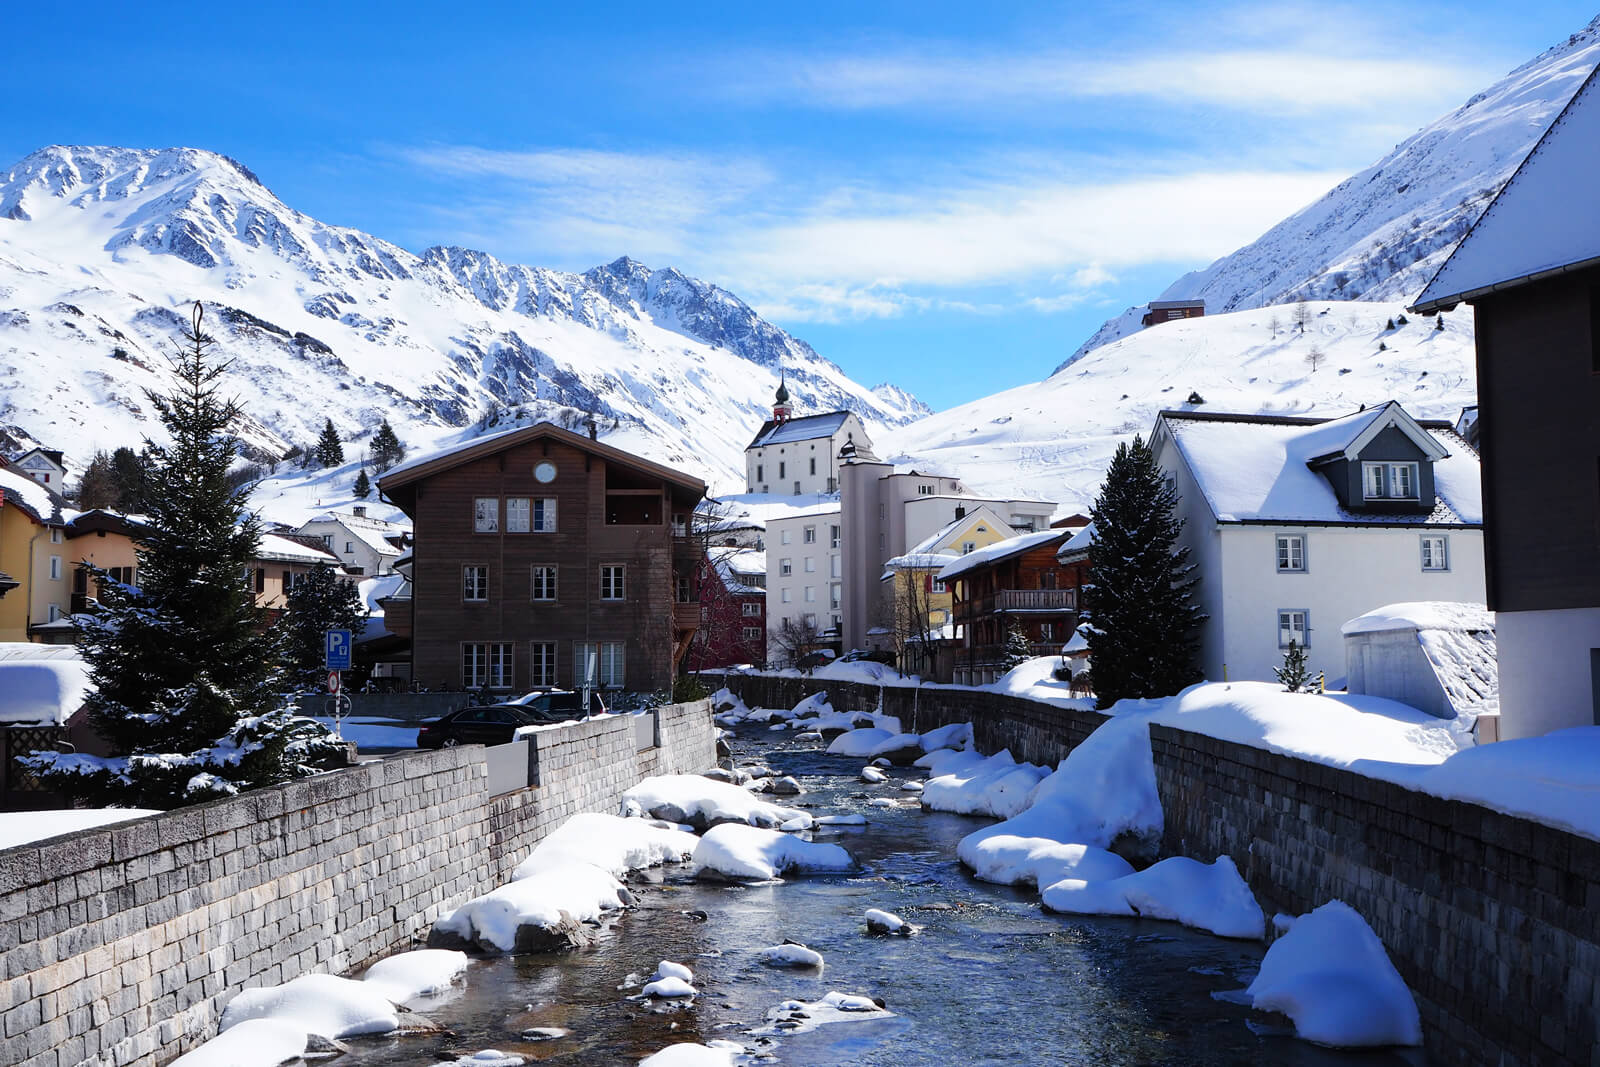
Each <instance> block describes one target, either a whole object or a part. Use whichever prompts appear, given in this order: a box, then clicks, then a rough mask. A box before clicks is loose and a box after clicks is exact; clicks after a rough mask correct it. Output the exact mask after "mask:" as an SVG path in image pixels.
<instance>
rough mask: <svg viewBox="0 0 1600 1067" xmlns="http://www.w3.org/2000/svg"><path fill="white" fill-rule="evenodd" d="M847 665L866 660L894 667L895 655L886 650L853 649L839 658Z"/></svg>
mask: <svg viewBox="0 0 1600 1067" xmlns="http://www.w3.org/2000/svg"><path fill="white" fill-rule="evenodd" d="M839 658H840V659H841V660H842V661H843V662H845V663H858V662H860V661H862V660H865V661H866V662H868V663H887V664H888V665H889V666H891V667H893V666H894V653H893V652H890V651H889V650H888V649H885V648H852V649H851V650H850V651H849V652H846V653H845V654H844V655H843V656H841V657H839Z"/></svg>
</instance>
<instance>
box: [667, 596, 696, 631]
mask: <svg viewBox="0 0 1600 1067" xmlns="http://www.w3.org/2000/svg"><path fill="white" fill-rule="evenodd" d="M672 626H673V628H674V629H676V630H698V629H699V628H700V604H699V602H698V601H694V600H689V601H682V602H680V603H677V604H674V605H672Z"/></svg>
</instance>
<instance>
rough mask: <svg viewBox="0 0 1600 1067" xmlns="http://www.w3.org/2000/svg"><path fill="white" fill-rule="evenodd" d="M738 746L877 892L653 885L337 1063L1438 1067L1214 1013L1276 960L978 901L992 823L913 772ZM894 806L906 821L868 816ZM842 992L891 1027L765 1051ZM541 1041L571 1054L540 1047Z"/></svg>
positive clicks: (496, 965) (859, 1028)
mask: <svg viewBox="0 0 1600 1067" xmlns="http://www.w3.org/2000/svg"><path fill="white" fill-rule="evenodd" d="M739 735H740V736H739V737H737V738H735V740H734V751H735V757H736V759H737V760H738V761H739V762H741V763H743V762H750V761H756V762H763V763H766V764H768V765H770V766H771V767H773V768H774V769H775V770H776V771H778V772H779V773H781V774H792V775H794V776H795V777H797V778H798V779H799V780H800V782H801V784H802V785H803V786H804V788H805V790H806V792H805V793H804V795H802V796H800V797H797V798H788V797H774V798H772V799H774V800H775V801H776V802H778V803H781V804H785V805H788V806H794V807H803V808H806V809H808V810H810V811H812V812H813V814H817V815H824V814H847V813H850V812H860V813H862V814H863V815H865V816H866V818H867V819H868V820H869V823H868V825H867V826H864V827H823V828H819V829H818V830H817V831H816V832H815V834H814V836H815V838H816V840H819V841H832V842H836V843H838V844H841V845H843V846H844V847H845V848H847V849H848V850H849V851H850V852H851V854H852V855H853V856H854V857H855V858H856V860H857V861H858V862H859V863H860V865H861V870H860V871H858V872H856V873H854V874H851V875H834V876H823V877H807V878H796V879H791V880H788V881H784V882H781V883H773V884H767V885H756V886H745V887H739V886H728V885H719V884H712V883H697V882H694V881H692V880H690V879H688V878H687V877H686V875H685V873H684V871H683V869H682V868H668V869H667V870H666V871H665V872H663V871H659V870H658V871H653V872H649V875H650V877H649V879H648V881H646V882H645V883H644V884H642V885H635V891H636V895H637V897H638V900H639V907H638V908H637V909H636V910H633V911H630V912H628V913H626V914H624V915H623V916H622V917H621V918H620V920H619V921H618V922H617V923H616V924H615V925H614V926H613V927H612V929H611V930H610V932H609V933H608V934H607V935H606V936H605V937H604V938H603V940H602V941H601V943H600V944H599V945H598V946H597V947H595V948H593V949H590V950H586V951H580V952H574V953H566V954H561V955H555V956H522V957H503V958H499V959H491V960H484V961H477V962H474V964H473V965H472V967H471V969H470V970H469V971H468V972H467V978H466V982H465V984H464V985H463V986H462V987H461V988H459V989H457V990H455V991H452V992H451V993H448V994H445V995H444V996H442V997H439V998H434V999H431V1000H429V1001H418V1002H415V1004H414V1006H415V1007H416V1009H417V1010H419V1011H421V1012H423V1013H425V1014H426V1015H427V1016H428V1017H429V1018H431V1019H433V1020H435V1021H437V1022H439V1023H441V1024H443V1025H445V1026H447V1027H448V1028H449V1029H450V1031H451V1034H450V1036H442V1035H441V1036H432V1035H429V1036H402V1037H393V1038H380V1039H370V1038H361V1039H353V1040H351V1041H350V1042H349V1044H350V1045H351V1049H352V1052H351V1054H350V1055H349V1056H345V1057H341V1058H340V1059H339V1060H338V1061H337V1062H338V1063H339V1064H341V1065H342V1067H355V1065H367V1064H374V1065H376V1064H383V1065H407V1067H409V1065H413V1064H415V1065H420V1067H428V1065H432V1064H436V1063H440V1062H441V1061H448V1060H449V1059H451V1058H452V1057H454V1056H460V1055H470V1054H472V1053H475V1052H477V1051H479V1050H481V1049H485V1048H494V1049H499V1050H501V1051H503V1052H508V1053H513V1054H515V1055H518V1056H521V1057H523V1058H524V1059H525V1060H527V1061H528V1062H529V1063H540V1062H550V1063H556V1064H628V1063H635V1062H637V1061H638V1060H639V1059H641V1058H643V1057H644V1056H646V1055H649V1054H650V1053H652V1052H655V1051H657V1050H658V1049H660V1048H662V1047H663V1046H664V1045H667V1044H669V1043H671V1042H673V1041H677V1040H684V1039H686V1038H693V1039H697V1040H706V1039H711V1038H724V1039H728V1040H733V1041H739V1042H741V1043H744V1044H746V1045H747V1046H748V1047H750V1048H751V1049H752V1050H754V1051H761V1052H765V1053H767V1054H770V1056H771V1057H772V1059H771V1060H770V1062H773V1063H777V1064H790V1065H806V1067H812V1065H815V1067H823V1065H829V1064H882V1065H889V1064H894V1065H915V1064H938V1065H941V1067H963V1065H968V1064H1257V1063H1260V1064H1289V1065H1329V1067H1332V1065H1340V1067H1354V1065H1373V1067H1376V1065H1379V1064H1385V1065H1387V1064H1413V1065H1414V1064H1417V1063H1420V1062H1422V1061H1421V1058H1420V1056H1417V1055H1416V1054H1406V1055H1402V1054H1398V1053H1387V1052H1383V1053H1369V1054H1356V1053H1344V1052H1334V1051H1330V1050H1326V1049H1320V1048H1317V1047H1314V1046H1311V1045H1307V1044H1305V1043H1303V1042H1300V1041H1297V1040H1295V1039H1294V1038H1293V1037H1291V1036H1288V1034H1287V1031H1286V1030H1285V1029H1284V1020H1282V1019H1276V1020H1273V1019H1270V1018H1268V1017H1266V1016H1262V1015H1260V1014H1259V1013H1255V1012H1252V1011H1250V1010H1249V1009H1248V1008H1246V1007H1244V1006H1242V1005H1239V1004H1237V1003H1230V1002H1228V1001H1225V1000H1219V999H1217V998H1216V997H1215V996H1213V994H1217V993H1226V992H1227V991H1231V990H1238V989H1240V988H1241V987H1243V986H1244V985H1246V984H1247V983H1248V982H1249V980H1250V978H1251V977H1252V976H1253V975H1254V974H1255V971H1256V969H1257V967H1258V966H1259V964H1260V961H1261V956H1262V954H1263V951H1264V948H1263V946H1262V945H1261V944H1259V943H1252V942H1239V941H1227V940H1223V939H1221V938H1217V937H1212V936H1210V935H1207V934H1201V933H1197V932H1195V931H1192V930H1188V929H1185V928H1184V927H1181V926H1178V925H1177V924H1175V923H1167V922H1158V921H1153V920H1138V919H1115V918H1098V917H1097V918H1073V917H1065V916H1057V915H1051V914H1048V913H1046V912H1043V911H1042V910H1041V909H1040V907H1039V904H1038V895H1037V894H1036V893H1035V892H1034V891H1033V890H1031V889H1027V890H1013V889H1010V888H1007V887H1004V886H993V885H987V884H985V883H982V882H978V881H975V880H974V879H973V878H971V877H970V876H969V875H968V874H967V873H966V872H965V871H964V870H963V869H962V867H961V866H960V864H959V863H958V862H957V861H956V858H955V852H956V843H957V842H958V841H959V840H960V839H961V838H962V837H963V836H964V835H966V834H967V833H970V832H971V831H972V830H974V829H976V828H977V827H979V826H981V825H984V824H985V820H979V819H973V818H968V817H964V816H957V815H943V814H929V813H924V812H923V811H922V810H921V809H920V806H919V805H918V804H917V803H916V798H915V794H910V793H905V792H902V791H901V789H900V784H901V783H902V782H903V781H906V780H908V779H912V778H920V777H921V776H922V772H920V771H918V770H916V769H912V768H906V769H893V770H891V771H890V772H889V773H890V780H889V782H887V783H885V784H881V785H864V784H862V783H861V782H859V781H857V780H856V774H857V772H858V771H859V770H860V767H861V763H862V761H861V760H859V759H843V758H839V757H831V756H827V755H825V754H824V753H822V752H821V751H820V749H819V747H818V746H816V745H814V744H813V745H803V744H797V743H796V742H795V741H793V740H792V739H791V738H792V734H791V732H789V731H784V732H777V731H771V732H769V731H767V730H766V729H765V728H763V727H745V728H743V729H742V730H740V731H739ZM878 797H886V798H891V799H893V800H895V801H896V806H895V807H893V808H883V807H875V806H870V805H869V803H868V802H869V801H870V800H871V799H873V798H878ZM874 907H875V908H882V909H885V910H887V911H891V912H894V913H896V914H898V915H900V916H901V917H902V918H904V919H906V920H907V921H909V922H912V923H914V924H916V925H917V926H919V927H921V930H920V932H919V933H918V934H917V935H916V936H914V937H910V938H893V937H889V938H885V937H870V936H868V935H867V934H866V932H865V927H864V924H863V922H862V913H863V912H864V911H865V910H866V909H868V908H874ZM785 938H789V939H792V940H795V941H800V942H803V943H804V944H806V945H808V946H810V947H811V948H813V949H816V950H817V951H818V952H820V953H822V955H823V956H824V957H825V959H826V961H827V962H826V967H825V969H824V970H823V971H822V972H821V974H816V973H814V972H809V971H790V970H780V969H775V968H772V967H768V966H766V965H764V964H762V963H761V962H759V961H758V959H757V956H756V954H757V952H758V951H759V950H760V949H762V948H765V947H768V946H771V945H776V944H779V943H780V942H782V941H783V940H784V939H785ZM664 959H668V960H676V961H678V962H680V963H684V964H686V965H688V966H689V967H692V968H693V969H694V972H695V985H696V986H697V987H698V988H699V989H700V990H701V993H702V996H701V997H700V998H699V999H698V1000H696V1001H695V1003H694V1005H693V1006H692V1007H689V1008H686V1009H682V1010H677V1011H673V1012H667V1013H663V1014H657V1013H654V1012H651V1011H649V1010H647V1009H646V1008H644V1007H643V1006H642V1004H641V1002H639V1001H636V1000H629V999H626V998H628V997H629V996H631V995H634V994H637V993H638V991H639V987H638V979H639V976H648V975H649V974H650V973H651V972H652V971H653V970H654V969H655V966H656V964H657V963H658V962H659V961H661V960H664ZM630 979H631V981H630ZM829 990H839V991H841V992H845V993H862V994H866V995H869V996H873V997H878V998H881V999H882V1000H883V1001H884V1002H885V1003H886V1005H887V1007H888V1008H889V1010H890V1011H892V1012H894V1013H895V1014H894V1015H893V1016H891V1017H887V1018H882V1017H880V1018H872V1019H862V1020H849V1021H844V1022H839V1023H836V1024H831V1025H826V1026H821V1027H819V1028H817V1029H815V1030H813V1031H810V1032H807V1033H798V1034H788V1035H784V1036H781V1037H775V1038H756V1037H753V1036H751V1035H750V1034H749V1033H748V1031H751V1030H756V1029H761V1028H763V1027H765V1026H766V1025H767V1018H766V1016H767V1012H768V1011H769V1010H770V1009H772V1008H774V1007H776V1006H777V1005H778V1004H779V1003H781V1002H783V1001H785V1000H790V999H794V1000H803V1001H812V1000H817V999H820V998H821V997H822V996H823V994H825V993H827V992H828V991H829ZM1274 1023H1276V1025H1274ZM535 1027H555V1028H560V1029H562V1030H566V1031H569V1036H566V1037H561V1038H557V1039H555V1040H547V1041H525V1040H523V1039H522V1037H521V1034H522V1032H523V1031H525V1030H528V1029H532V1028H535Z"/></svg>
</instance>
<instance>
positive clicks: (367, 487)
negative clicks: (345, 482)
mask: <svg viewBox="0 0 1600 1067" xmlns="http://www.w3.org/2000/svg"><path fill="white" fill-rule="evenodd" d="M350 491H351V492H352V493H354V494H355V495H356V499H358V500H365V499H367V497H369V496H371V495H372V480H371V479H369V478H368V477H367V472H366V470H365V468H363V469H362V470H361V472H360V473H359V474H357V475H356V484H355V485H353V486H351V487H350Z"/></svg>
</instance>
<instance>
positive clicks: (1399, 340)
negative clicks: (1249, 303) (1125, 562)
mask: <svg viewBox="0 0 1600 1067" xmlns="http://www.w3.org/2000/svg"><path fill="white" fill-rule="evenodd" d="M1305 309H1306V311H1305V315H1306V318H1307V320H1308V321H1307V322H1306V324H1305V329H1304V332H1302V331H1301V330H1300V328H1299V326H1298V325H1297V323H1296V322H1295V318H1296V315H1295V314H1294V309H1292V308H1281V307H1275V308H1264V309H1252V310H1249V311H1236V312H1231V313H1228V314H1222V315H1207V316H1206V317H1205V318H1200V319H1185V320H1182V321H1177V322H1168V323H1163V324H1162V325H1160V326H1156V327H1152V328H1151V329H1148V330H1143V331H1141V332H1139V333H1136V334H1134V335H1132V336H1131V337H1125V338H1123V339H1121V340H1119V341H1114V342H1112V343H1111V344H1109V345H1106V346H1104V347H1102V348H1098V349H1096V350H1095V351H1093V352H1090V353H1089V354H1088V355H1086V356H1084V357H1083V358H1082V359H1080V360H1078V361H1077V362H1076V363H1074V364H1072V366H1070V367H1067V368H1066V369H1064V370H1060V371H1057V372H1056V373H1055V374H1053V375H1051V376H1050V377H1049V378H1047V379H1046V380H1044V381H1042V382H1037V383H1035V384H1033V385H1024V386H1019V387H1017V388H1015V389H1010V390H1007V391H1006V392H1003V393H996V394H995V395H993V396H989V397H985V398H984V399H982V400H977V401H973V402H972V403H970V404H963V405H962V406H960V407H957V408H952V409H950V410H949V411H941V412H939V413H938V414H936V415H932V416H929V417H928V418H926V419H923V420H921V421H920V422H916V423H913V424H911V425H909V426H905V427H903V428H901V429H898V430H896V431H894V432H893V433H892V434H890V435H889V437H888V438H887V439H886V440H885V441H883V442H875V444H877V445H878V447H877V451H878V453H879V454H880V455H883V456H885V457H888V458H892V459H894V460H895V461H897V462H906V463H911V464H913V465H915V466H918V467H919V468H921V469H925V470H933V471H941V472H950V471H954V472H958V473H959V474H960V475H961V477H962V479H963V480H964V481H966V482H967V483H968V484H970V485H972V486H974V487H977V488H980V489H982V490H983V491H984V492H987V493H997V494H999V493H1003V494H1008V495H1011V494H1014V495H1017V496H1024V497H1033V498H1036V499H1037V498H1043V499H1046V500H1055V501H1057V502H1059V503H1060V504H1061V505H1062V512H1063V513H1070V512H1074V511H1084V510H1086V509H1087V507H1088V505H1089V504H1090V503H1091V502H1092V501H1093V499H1094V497H1095V494H1096V493H1097V492H1098V490H1099V486H1100V482H1101V479H1102V478H1103V477H1104V476H1105V469H1106V463H1107V461H1108V460H1109V459H1110V458H1111V453H1112V452H1113V451H1115V449H1116V446H1117V444H1118V443H1119V442H1122V441H1127V440H1130V439H1131V438H1132V437H1133V435H1134V434H1136V433H1139V434H1145V435H1148V434H1149V432H1150V427H1151V426H1152V425H1153V424H1154V422H1155V417H1156V413H1157V412H1159V411H1161V410H1163V409H1165V408H1180V409H1193V408H1199V409H1200V410H1202V411H1244V412H1272V413H1276V414H1281V415H1306V414H1315V415H1343V414H1349V413H1350V412H1353V411H1356V410H1357V409H1358V408H1360V407H1361V406H1362V405H1364V404H1365V405H1372V404H1379V403H1382V402H1383V401H1385V400H1398V401H1400V403H1401V404H1402V405H1403V406H1404V407H1405V409H1406V410H1407V411H1408V412H1410V413H1411V414H1412V415H1415V416H1417V417H1419V418H1448V419H1454V418H1455V417H1456V416H1457V414H1459V412H1460V410H1461V408H1462V407H1464V406H1466V405H1468V404H1474V403H1476V402H1477V374H1476V365H1475V363H1474V352H1473V344H1472V311H1471V309H1469V308H1460V309H1458V310H1456V311H1454V312H1452V313H1450V314H1447V315H1442V316H1440V317H1438V318H1437V319H1433V318H1427V319H1425V318H1421V317H1418V316H1411V317H1409V318H1407V316H1406V315H1405V309H1404V307H1403V305H1402V304H1400V303H1378V302H1370V301H1313V302H1308V303H1307V304H1306V305H1305ZM1391 323H1392V324H1393V325H1392V326H1391ZM1441 323H1442V324H1443V327H1444V328H1443V329H1442V330H1441V329H1438V328H1437V326H1438V324H1441ZM1195 397H1198V402H1196V401H1195V400H1194V399H1192V398H1195Z"/></svg>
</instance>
